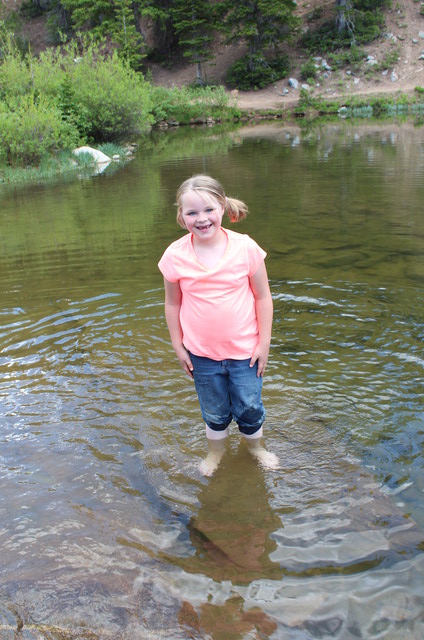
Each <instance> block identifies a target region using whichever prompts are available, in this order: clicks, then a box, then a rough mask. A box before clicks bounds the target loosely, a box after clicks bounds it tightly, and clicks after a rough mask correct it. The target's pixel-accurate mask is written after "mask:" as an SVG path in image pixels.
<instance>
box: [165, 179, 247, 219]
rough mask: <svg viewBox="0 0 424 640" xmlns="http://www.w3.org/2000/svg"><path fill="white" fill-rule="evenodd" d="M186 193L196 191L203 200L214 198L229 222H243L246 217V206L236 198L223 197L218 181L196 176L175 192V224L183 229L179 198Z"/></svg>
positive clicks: (223, 193)
mask: <svg viewBox="0 0 424 640" xmlns="http://www.w3.org/2000/svg"><path fill="white" fill-rule="evenodd" d="M187 191H196V193H198V194H199V195H201V196H202V198H204V199H205V200H208V199H212V198H214V199H215V200H217V201H218V202H219V204H220V205H221V206H222V207H223V209H224V211H225V213H226V214H227V215H228V217H229V218H230V221H231V222H238V221H239V220H244V218H245V217H246V216H247V211H248V209H247V205H246V204H245V203H244V202H242V201H241V200H237V199H236V198H228V197H227V196H226V195H225V192H224V188H223V186H222V184H221V183H220V182H218V180H215V179H214V178H211V177H210V176H205V175H197V176H192V177H191V178H188V180H185V181H184V182H183V183H182V185H181V186H180V188H179V189H178V191H177V206H178V211H177V222H178V224H179V225H180V226H181V227H183V228H184V229H185V224H184V220H183V217H182V206H181V198H182V196H183V195H184V194H185V193H186V192H187Z"/></svg>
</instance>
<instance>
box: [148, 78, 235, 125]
mask: <svg viewBox="0 0 424 640" xmlns="http://www.w3.org/2000/svg"><path fill="white" fill-rule="evenodd" d="M152 102H153V107H152V113H153V117H154V120H155V122H161V121H163V120H166V121H167V122H171V121H174V122H178V123H181V124H188V123H189V122H190V121H192V120H196V119H206V118H208V117H210V118H215V119H224V118H228V119H229V118H231V117H237V116H239V115H240V111H239V110H238V109H237V107H235V106H234V105H233V104H232V101H231V98H230V97H229V96H228V94H227V93H226V92H225V90H224V88H223V87H198V88H192V87H183V88H181V89H176V88H173V89H167V88H165V87H159V86H157V87H152Z"/></svg>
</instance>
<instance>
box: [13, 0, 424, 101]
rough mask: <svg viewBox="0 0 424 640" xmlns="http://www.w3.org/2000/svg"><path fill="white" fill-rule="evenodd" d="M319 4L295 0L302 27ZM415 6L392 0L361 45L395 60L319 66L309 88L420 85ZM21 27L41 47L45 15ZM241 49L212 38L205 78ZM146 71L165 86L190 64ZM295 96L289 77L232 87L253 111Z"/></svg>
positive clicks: (219, 79)
mask: <svg viewBox="0 0 424 640" xmlns="http://www.w3.org/2000/svg"><path fill="white" fill-rule="evenodd" d="M21 2H22V0H2V11H7V10H10V9H14V10H16V9H17V7H18V6H19V5H20V4H21ZM323 6H324V9H325V11H326V12H327V13H328V12H331V11H333V9H334V0H309V1H306V2H302V0H298V8H297V13H298V15H299V16H300V17H301V19H302V24H303V29H306V28H308V24H309V22H308V19H307V17H308V15H310V14H311V13H312V12H313V10H314V8H315V7H323ZM420 9H421V3H420V2H414V1H413V0H397V1H396V2H393V6H392V8H391V9H390V10H388V11H387V13H386V27H385V34H386V35H385V37H384V38H382V39H380V40H379V41H378V42H377V43H372V44H371V45H370V46H368V47H365V51H366V53H367V54H368V55H370V56H374V57H375V59H376V60H377V62H382V61H383V60H384V59H385V58H386V56H387V55H388V54H390V53H391V52H393V51H397V52H398V53H399V59H398V61H397V63H396V64H395V66H392V67H389V68H387V69H385V70H384V71H382V70H381V69H380V70H378V71H377V70H373V68H372V67H371V66H370V65H369V64H367V63H364V65H363V69H362V71H361V72H360V73H358V74H357V75H356V76H354V75H353V74H351V73H348V72H349V69H344V70H342V71H332V72H331V73H329V74H328V77H324V73H323V72H320V73H319V77H318V78H317V79H316V85H315V86H314V87H313V88H312V89H311V90H312V91H313V93H314V95H320V96H322V97H323V98H328V99H331V98H334V99H340V98H342V97H345V96H352V95H367V94H368V95H369V94H383V93H390V94H397V93H406V94H411V93H413V92H414V88H415V87H416V86H424V59H420V56H421V55H422V54H423V52H424V15H421V14H420ZM24 32H25V34H26V36H27V38H28V39H29V41H30V44H31V50H32V51H33V52H34V53H38V52H39V51H41V50H42V49H43V48H45V47H46V44H47V43H48V34H47V30H46V24H45V17H41V18H36V19H34V20H32V21H31V22H29V23H27V24H26V25H25V27H24ZM287 52H288V54H289V56H290V59H291V64H292V68H291V72H290V77H294V78H296V79H299V71H300V68H301V66H302V64H304V63H305V61H306V60H307V59H308V56H306V55H305V52H304V51H302V50H300V49H299V48H298V47H297V46H296V45H291V46H290V48H288V49H287ZM243 53H244V47H243V46H242V45H236V46H229V45H226V44H223V43H217V45H216V57H215V59H214V61H213V63H208V64H205V66H204V74H205V78H206V80H207V81H208V82H210V83H215V84H224V78H225V74H226V70H227V68H228V66H229V65H230V64H232V63H233V62H234V61H235V60H237V59H238V58H240V57H241V56H242V55H243ZM423 57H424V56H423ZM150 71H151V73H152V77H153V81H154V83H156V84H160V85H163V86H168V87H171V86H176V87H181V86H183V85H188V84H190V83H192V82H193V81H194V79H195V68H194V66H193V65H190V64H184V65H182V64H175V65H174V66H173V67H172V68H164V67H162V66H160V65H154V64H152V65H150ZM298 100H299V89H297V90H295V89H291V88H290V87H289V86H288V78H286V79H284V80H280V81H278V82H276V83H275V84H273V85H271V86H269V87H267V88H265V89H262V90H259V91H249V92H242V91H240V92H237V101H238V104H239V106H240V107H241V108H242V109H246V110H252V111H262V110H267V109H285V108H290V107H291V106H293V105H294V104H296V103H297V102H298Z"/></svg>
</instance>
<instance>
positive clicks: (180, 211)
mask: <svg viewBox="0 0 424 640" xmlns="http://www.w3.org/2000/svg"><path fill="white" fill-rule="evenodd" d="M177 222H178V224H179V225H180V227H182V228H183V229H187V227H186V223H185V220H184V218H183V208H182V207H178V213H177Z"/></svg>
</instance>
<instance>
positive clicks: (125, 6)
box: [112, 0, 147, 70]
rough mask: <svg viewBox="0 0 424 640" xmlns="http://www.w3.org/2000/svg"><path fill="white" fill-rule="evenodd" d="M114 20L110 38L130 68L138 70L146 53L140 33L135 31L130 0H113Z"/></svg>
mask: <svg viewBox="0 0 424 640" xmlns="http://www.w3.org/2000/svg"><path fill="white" fill-rule="evenodd" d="M115 3H116V6H115V22H114V27H113V31H112V39H113V41H114V42H116V43H117V45H118V55H119V56H120V57H121V58H122V59H123V60H125V61H126V62H128V64H129V65H130V67H131V68H132V69H136V70H139V69H141V67H142V63H143V60H144V58H145V57H146V55H147V52H146V47H145V46H144V40H143V37H142V35H141V34H140V33H139V32H138V31H137V28H136V24H135V16H134V11H133V4H134V3H133V2H132V0H115Z"/></svg>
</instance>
